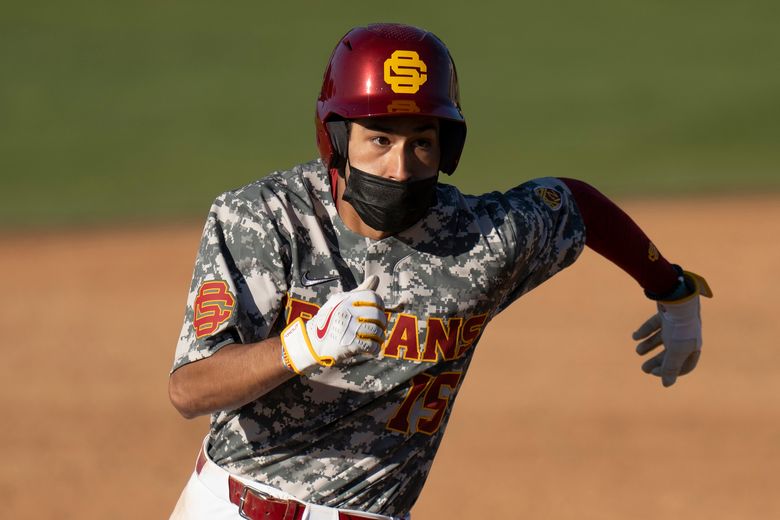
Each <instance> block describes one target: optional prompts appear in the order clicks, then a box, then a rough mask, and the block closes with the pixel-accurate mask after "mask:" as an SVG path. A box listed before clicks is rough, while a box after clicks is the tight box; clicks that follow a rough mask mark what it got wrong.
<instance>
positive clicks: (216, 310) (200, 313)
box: [192, 280, 236, 338]
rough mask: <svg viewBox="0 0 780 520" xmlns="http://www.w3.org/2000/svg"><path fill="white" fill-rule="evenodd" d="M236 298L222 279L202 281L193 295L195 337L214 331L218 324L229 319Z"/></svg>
mask: <svg viewBox="0 0 780 520" xmlns="http://www.w3.org/2000/svg"><path fill="white" fill-rule="evenodd" d="M235 304H236V299H235V298H234V297H233V295H232V294H231V292H230V289H229V288H228V284H227V282H225V281H222V280H213V281H210V282H203V284H202V285H201V286H200V289H199V290H198V295H197V296H196V297H195V305H194V310H195V319H194V320H193V322H192V324H193V327H195V337H196V338H202V337H203V336H208V335H209V334H212V333H214V332H215V331H216V330H217V329H218V328H219V326H220V325H222V324H223V323H225V322H226V321H227V320H229V319H230V316H231V315H232V314H233V307H234V306H235Z"/></svg>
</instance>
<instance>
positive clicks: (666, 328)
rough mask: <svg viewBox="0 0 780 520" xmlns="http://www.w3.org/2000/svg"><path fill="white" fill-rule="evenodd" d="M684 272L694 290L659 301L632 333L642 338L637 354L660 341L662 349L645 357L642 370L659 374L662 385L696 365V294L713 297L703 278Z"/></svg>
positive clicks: (699, 341)
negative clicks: (648, 357)
mask: <svg viewBox="0 0 780 520" xmlns="http://www.w3.org/2000/svg"><path fill="white" fill-rule="evenodd" d="M683 276H684V278H685V280H686V281H689V282H691V284H692V285H693V288H694V289H693V292H692V293H691V294H690V295H688V296H686V297H685V298H682V299H680V300H675V301H659V302H658V303H657V306H658V314H656V315H655V316H653V317H651V318H650V319H649V320H647V321H646V322H645V323H644V324H643V325H642V326H641V327H639V329H638V330H637V331H636V332H634V334H633V338H634V339H635V340H640V339H643V341H642V342H640V343H639V344H638V345H637V347H636V352H637V354H639V355H645V354H647V353H648V352H650V351H651V350H653V349H655V348H656V347H658V346H659V345H661V344H663V346H664V350H663V352H660V353H659V354H656V355H655V356H653V357H652V358H650V359H648V360H647V361H645V362H644V363H643V364H642V371H643V372H645V373H647V374H652V375H654V376H658V377H660V378H661V382H662V383H663V385H664V386H665V387H668V386H672V385H673V384H674V383H675V381H677V377H678V376H681V375H685V374H687V373H688V372H690V371H692V370H693V369H694V368H696V364H697V363H698V361H699V356H700V355H701V345H702V336H701V309H700V302H699V295H701V296H706V297H707V298H712V291H711V290H710V287H709V285H708V284H707V281H706V280H705V279H704V278H702V277H701V276H699V275H698V274H695V273H690V272H688V271H685V272H684V273H683Z"/></svg>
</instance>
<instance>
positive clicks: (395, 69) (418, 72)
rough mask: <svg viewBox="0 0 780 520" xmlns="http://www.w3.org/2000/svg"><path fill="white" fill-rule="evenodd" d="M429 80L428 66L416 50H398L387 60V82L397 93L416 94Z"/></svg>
mask: <svg viewBox="0 0 780 520" xmlns="http://www.w3.org/2000/svg"><path fill="white" fill-rule="evenodd" d="M427 80H428V67H427V66H426V65H425V62H424V61H423V60H421V59H420V55H419V54H417V53H416V52H415V51H402V50H397V51H395V52H393V54H391V55H390V57H389V58H387V59H386V60H385V83H387V84H388V85H390V88H391V89H392V91H393V92H395V93H396V94H414V93H415V92H417V91H418V90H420V86H421V85H422V84H423V83H425V82H426V81H427Z"/></svg>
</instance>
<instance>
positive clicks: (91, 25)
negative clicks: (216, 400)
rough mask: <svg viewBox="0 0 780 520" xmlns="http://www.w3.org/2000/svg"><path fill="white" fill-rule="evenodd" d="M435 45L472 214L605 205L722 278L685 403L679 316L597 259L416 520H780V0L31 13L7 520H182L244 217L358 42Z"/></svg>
mask: <svg viewBox="0 0 780 520" xmlns="http://www.w3.org/2000/svg"><path fill="white" fill-rule="evenodd" d="M377 21H399V22H404V23H410V24H416V25H420V26H422V27H425V28H427V29H429V30H431V31H433V32H434V33H436V34H437V35H438V36H440V37H441V38H442V39H443V40H444V41H445V42H446V43H447V45H448V46H449V48H450V50H451V52H452V54H453V57H454V59H455V62H456V64H457V67H458V73H459V76H460V82H461V97H462V104H463V108H464V112H465V115H466V118H467V121H468V127H469V137H468V140H467V144H466V148H465V150H464V155H463V159H462V161H461V164H460V166H459V168H458V171H457V172H456V173H455V175H454V176H452V177H450V178H445V179H443V180H444V181H445V182H452V183H454V184H456V185H458V186H459V187H461V188H462V189H463V190H464V191H468V192H484V191H489V190H494V189H506V188H509V187H510V186H513V185H516V184H519V183H520V182H522V181H524V180H526V179H529V178H533V177H539V176H547V175H553V176H569V177H578V178H581V179H584V180H586V181H589V182H591V183H593V184H595V185H596V186H597V187H599V188H600V189H601V190H602V191H604V192H605V193H606V194H607V195H609V196H610V197H613V198H615V199H616V200H618V202H620V203H621V205H623V206H624V207H626V208H627V210H628V211H629V213H630V214H631V215H632V216H633V217H634V218H635V219H636V220H637V221H638V222H639V223H640V225H642V227H643V228H644V229H645V230H646V231H647V232H648V234H649V235H650V236H651V237H653V239H654V241H655V242H656V243H657V244H659V246H660V247H661V250H662V252H663V253H664V254H666V255H667V256H668V257H670V258H672V259H673V260H675V261H677V262H679V263H681V264H682V265H684V266H686V267H688V266H690V267H691V268H693V269H694V270H697V271H699V272H701V273H702V274H704V275H706V276H707V278H708V280H709V281H710V284H711V285H712V287H713V289H714V291H715V294H716V298H715V299H713V300H712V301H708V302H706V303H705V307H704V309H705V311H704V313H705V338H706V339H705V343H706V347H705V348H706V349H707V351H706V353H705V355H704V356H703V358H702V362H701V365H700V368H699V369H697V372H696V373H695V374H693V375H691V377H690V378H688V377H686V378H685V379H684V381H682V382H681V383H680V384H678V385H675V387H673V389H671V390H662V389H661V388H660V385H658V384H657V381H653V380H652V378H647V377H645V376H643V375H642V374H641V373H640V371H639V368H638V367H639V364H640V363H641V361H640V360H639V359H638V358H637V357H636V355H635V354H634V353H633V344H632V343H631V342H630V341H629V339H628V337H629V335H630V332H631V331H632V330H633V327H636V326H637V325H638V324H639V323H641V322H642V321H644V319H646V318H647V317H648V316H649V314H650V313H651V312H652V311H653V309H654V307H652V305H651V304H650V302H648V301H647V300H645V299H644V298H643V297H642V295H641V291H639V290H638V287H637V286H636V285H635V284H634V283H633V282H632V281H631V280H630V279H627V278H626V277H625V275H623V274H622V273H621V272H620V271H619V270H618V269H617V268H615V267H614V266H611V265H610V264H608V263H607V262H604V261H603V260H601V259H598V258H596V255H594V254H592V253H590V252H589V251H586V253H585V254H584V255H583V259H582V260H581V261H579V262H578V263H577V264H575V266H573V267H572V268H571V269H569V270H567V271H565V272H564V273H562V274H561V275H560V276H557V277H555V279H553V280H552V281H551V282H550V283H549V284H547V285H545V286H544V287H542V288H540V289H539V290H538V291H534V293H532V294H531V295H529V296H528V297H526V298H523V299H521V301H519V302H518V303H517V304H515V305H513V306H512V307H511V308H510V309H509V310H507V311H506V312H505V313H504V314H502V315H501V316H499V317H498V318H497V319H496V320H495V321H494V322H493V324H491V327H489V328H488V331H487V333H486V335H485V338H484V340H483V342H482V343H481V344H480V347H479V351H478V352H477V354H476V355H475V362H474V363H473V366H472V368H471V372H470V375H469V377H468V378H467V380H466V382H465V383H464V386H463V388H462V390H461V396H460V397H459V398H458V399H459V401H458V402H459V404H458V406H457V407H456V408H455V411H454V412H453V419H452V421H451V423H450V425H449V427H448V431H447V435H446V436H445V440H444V442H443V444H442V449H441V451H440V454H439V456H438V458H437V460H436V463H435V464H434V466H433V470H432V473H431V477H430V479H429V481H428V484H427V486H426V489H425V491H424V492H423V495H422V497H421V499H420V502H419V503H418V504H417V506H416V507H415V510H414V514H415V519H416V520H425V519H438V518H453V519H455V518H464V519H465V518H470V519H473V518H525V517H527V518H549V519H572V520H573V519H575V518H576V519H577V520H582V519H598V520H605V519H613V518H614V519H618V518H621V519H622V518H629V517H630V518H636V519H645V518H647V519H648V520H649V519H654V518H658V517H662V518H665V519H675V518H685V519H686V520H694V519H698V518H701V519H705V518H706V519H707V520H712V519H724V520H726V519H729V520H730V519H733V518H778V517H780V498H778V496H777V493H776V489H777V485H778V484H779V483H780V482H778V478H777V474H778V472H777V470H778V468H779V467H780V416H778V410H780V389H779V387H778V382H780V351H779V350H778V349H777V337H778V336H780V322H778V321H777V319H776V316H777V311H778V310H780V309H778V306H777V305H776V303H775V302H776V300H777V297H776V295H777V293H778V292H780V278H779V277H778V276H777V268H778V266H780V242H778V241H777V240H776V239H771V236H775V235H776V230H777V228H778V222H780V197H779V196H778V195H780V146H778V143H779V142H780V67H779V66H778V63H779V62H780V61H779V58H780V31H778V28H779V27H780V11H779V10H778V6H777V2H776V1H770V0H746V1H743V2H733V1H725V0H709V1H703V0H677V1H674V2H672V1H669V0H656V1H652V2H651V1H638V0H633V1H629V0H624V1H619V0H594V1H591V2H581V1H575V0H552V1H548V2H526V1H516V2H496V1H490V0H482V1H479V2H465V1H462V0H450V1H447V2H444V1H434V2H419V1H407V0H396V1H394V2H391V3H367V2H357V1H354V0H346V1H341V2H316V1H311V0H310V1H303V2H294V1H293V2H280V3H276V2H248V1H245V0H236V1H233V2H227V3H220V4H217V3H215V2H204V1H200V0H192V1H188V2H184V1H180V0H157V1H154V2H152V1H148V0H136V1H134V2H129V1H125V0H118V1H114V2H108V3H107V2H97V1H88V0H71V1H70V2H54V1H51V0H49V1H40V0H27V1H25V2H19V1H17V2H6V3H5V4H3V9H2V10H1V11H0V193H1V194H2V195H3V198H2V204H0V273H3V279H2V281H1V282H0V284H1V285H0V287H2V295H3V297H2V299H0V330H2V331H3V335H2V347H0V349H1V350H0V353H1V354H2V356H0V412H2V415H3V423H2V425H1V426H0V460H2V463H1V464H0V517H2V518H14V519H17V518H39V517H40V515H41V514H43V513H42V512H45V513H48V514H56V515H57V516H60V517H65V518H83V519H87V518H95V519H98V518H107V517H111V518H128V519H130V518H133V519H137V518H167V515H168V514H169V512H170V511H171V510H172V508H173V505H174V503H175V501H176V498H177V497H178V494H179V492H180V491H181V489H182V487H183V486H184V484H185V482H186V480H187V478H188V477H189V474H190V473H191V471H192V464H193V460H194V457H195V454H196V452H197V449H198V446H199V444H200V442H201V440H202V438H203V435H204V434H205V433H206V432H207V430H208V418H205V417H202V418H199V419H196V420H195V421H185V420H184V419H182V418H181V417H180V416H179V415H178V414H177V413H176V411H175V410H174V409H173V407H172V406H171V405H170V404H169V403H168V399H167V393H166V388H167V379H168V370H169V368H170V366H171V362H172V360H173V352H174V346H175V343H176V338H177V337H178V333H179V328H180V326H181V320H182V311H183V308H184V303H185V298H186V294H187V290H188V287H189V280H190V274H191V270H192V265H193V260H194V258H195V252H196V249H197V244H198V240H199V236H200V230H201V226H202V223H203V220H204V218H205V216H206V213H207V211H208V208H209V205H210V203H211V201H212V200H213V199H214V197H215V196H217V195H218V194H219V193H221V192H223V191H225V190H228V189H231V188H234V187H238V186H241V185H243V184H246V183H248V182H250V181H253V180H255V179H257V178H259V177H262V176H264V175H266V174H267V173H269V172H270V171H273V170H276V169H286V168H288V167H290V166H292V165H295V164H297V163H300V162H304V161H307V160H310V159H312V158H314V157H316V154H317V151H316V146H315V137H314V125H313V117H314V106H315V100H316V97H317V94H318V92H319V88H320V81H321V78H322V73H323V70H324V67H325V64H326V62H327V59H328V57H329V55H330V52H331V50H332V48H333V46H334V45H335V44H336V42H337V41H338V40H339V38H340V37H341V36H342V35H343V34H344V33H345V32H347V30H349V29H350V28H351V27H353V26H355V25H361V24H366V23H371V22H377Z"/></svg>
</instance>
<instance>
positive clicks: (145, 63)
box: [0, 0, 780, 228]
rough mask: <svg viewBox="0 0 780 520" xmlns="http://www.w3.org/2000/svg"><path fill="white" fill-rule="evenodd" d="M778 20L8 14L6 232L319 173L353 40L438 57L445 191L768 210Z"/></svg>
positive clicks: (414, 11)
mask: <svg viewBox="0 0 780 520" xmlns="http://www.w3.org/2000/svg"><path fill="white" fill-rule="evenodd" d="M778 12H779V11H778V9H777V4H776V2H771V1H768V0H749V1H745V2H741V3H735V2H731V1H723V0H713V1H709V2H704V1H699V0H695V1H694V0H680V1H677V2H671V1H654V2H639V1H618V0H596V1H594V2H587V3H585V2H576V1H573V0H567V1H551V2H544V3H541V2H534V3H530V2H513V3H510V2H491V1H482V2H463V1H456V0H453V1H449V2H427V3H421V2H413V1H406V0H404V1H396V2H392V3H391V4H381V5H378V4H367V3H365V2H357V1H354V0H350V1H343V2H338V3H336V2H329V3H325V2H315V1H306V2H287V3H283V4H276V3H273V4H271V3H267V4H266V3H260V2H249V1H246V0H240V1H234V2H230V3H226V4H220V5H217V4H216V3H214V2H203V1H198V0H196V1H190V2H183V1H179V0H171V1H165V0H161V1H156V2H151V1H136V2H128V1H125V0H121V1H117V2H112V3H99V2H94V1H87V0H72V1H71V2H68V3H67V4H66V3H55V2H52V1H48V2H41V1H35V0H32V1H28V2H24V3H21V2H17V3H15V4H12V5H6V6H4V10H3V15H2V17H0V71H1V72H0V193H2V194H3V203H2V205H1V206H0V227H4V228H17V227H20V226H22V227H24V226H50V225H61V224H78V223H95V222H121V221H128V220H129V221H139V220H140V221H155V220H169V219H179V218H190V217H197V218H202V217H203V216H204V215H205V212H206V211H207V209H208V205H209V203H210V202H211V200H212V199H213V198H214V196H216V195H217V194H218V193H220V192H222V191H224V190H226V189H230V188H233V187H236V186H239V185H242V184H244V183H246V182H249V181H251V180H253V179H255V178H258V177H261V176H263V175H265V174H266V173H268V172H269V171H271V170H274V169H280V168H286V167H289V166H291V165H293V164H296V163H299V162H302V161H305V160H308V159H310V158H313V157H315V156H316V147H315V144H314V128H313V111H314V102H315V99H316V96H317V93H318V90H319V83H320V81H321V78H322V72H323V70H324V66H325V63H326V61H327V59H328V56H329V55H330V51H331V50H332V48H333V46H334V45H335V43H336V41H337V40H338V39H339V37H340V36H341V35H342V34H343V33H344V32H346V31H347V30H348V29H349V28H350V27H352V26H354V25H359V24H365V23H370V22H375V21H402V22H406V23H412V24H416V25H420V26H423V27H426V28H428V29H430V30H432V31H433V32H435V33H437V34H438V35H439V36H440V37H442V39H443V40H444V41H445V42H446V43H447V44H448V46H449V47H450V49H451V51H452V54H453V56H454V58H455V61H456V63H457V66H458V72H459V75H460V79H461V95H462V101H463V106H464V111H465V113H466V116H467V119H468V123H469V139H468V142H467V145H466V150H465V152H464V156H463V160H462V162H461V165H460V167H459V169H458V172H457V173H456V174H455V175H454V176H453V177H452V178H450V179H446V180H447V181H448V182H452V183H454V184H457V185H458V186H460V187H461V188H462V189H464V190H466V191H471V192H481V191H487V190H492V189H505V188H508V187H510V186H512V185H514V184H517V183H519V182H521V181H522V180H525V179H528V178H532V177H537V176H545V175H557V176H570V177H579V178H582V179H584V180H587V181H590V182H593V183H594V184H596V185H597V186H598V187H599V188H601V189H602V190H603V191H605V192H606V193H607V194H609V195H613V196H672V195H678V194H683V195H689V194H694V193H711V192H732V191H733V192H750V193H754V192H756V191H765V190H773V191H776V190H777V189H778V188H780V146H778V143H780V67H779V66H778V56H780V31H778V27H780V23H779V22H780V16H778Z"/></svg>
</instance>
